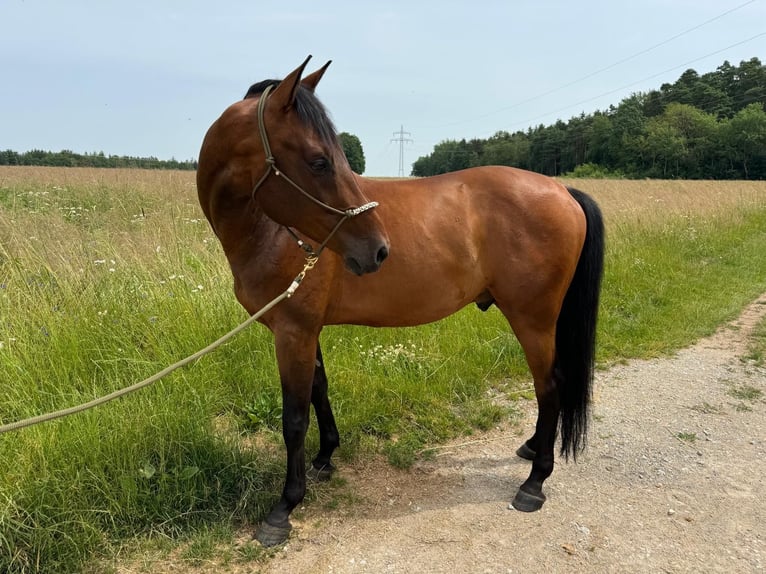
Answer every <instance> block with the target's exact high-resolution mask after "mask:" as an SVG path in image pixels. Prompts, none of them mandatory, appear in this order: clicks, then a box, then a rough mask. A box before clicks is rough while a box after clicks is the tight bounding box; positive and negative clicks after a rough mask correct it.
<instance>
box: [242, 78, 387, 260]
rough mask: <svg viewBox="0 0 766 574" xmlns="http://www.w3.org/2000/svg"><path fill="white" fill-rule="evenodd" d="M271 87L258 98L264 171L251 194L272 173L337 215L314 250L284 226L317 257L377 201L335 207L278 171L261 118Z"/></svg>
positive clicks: (264, 123) (375, 205)
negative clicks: (355, 205)
mask: <svg viewBox="0 0 766 574" xmlns="http://www.w3.org/2000/svg"><path fill="white" fill-rule="evenodd" d="M272 88H273V86H268V87H267V88H266V89H265V90H264V91H263V94H261V97H260V98H259V100H258V131H259V132H260V135H261V144H262V145H263V152H264V154H265V155H266V171H265V172H264V174H263V175H262V176H261V178H260V179H259V180H258V182H257V183H256V184H255V185H254V186H253V192H252V196H253V197H255V192H256V191H258V188H259V187H261V185H263V183H264V182H265V181H266V179H267V178H268V177H269V175H271V174H272V173H273V174H274V175H275V176H277V177H281V178H282V179H284V180H285V181H286V182H287V183H289V184H290V185H291V186H293V187H294V188H295V189H297V190H298V191H299V192H301V194H303V196H304V197H306V198H308V199H310V200H311V201H312V202H314V203H315V204H317V205H318V206H320V207H322V208H324V209H326V210H327V211H329V212H331V213H334V214H335V215H339V216H340V217H341V219H340V220H339V221H338V223H336V224H335V227H333V229H332V231H331V232H330V234H329V235H328V236H327V237H326V238H325V240H324V241H323V242H322V244H321V245H320V246H319V248H318V249H317V250H316V251H314V249H313V248H312V247H311V246H310V245H308V244H307V243H305V242H304V241H302V240H301V239H299V238H298V236H297V235H296V234H295V232H294V231H293V230H291V229H290V228H289V227H286V229H287V231H289V232H290V234H291V235H292V236H293V237H294V238H295V240H296V241H297V242H298V245H299V246H300V247H301V249H303V250H304V251H306V252H307V253H309V254H310V255H313V256H315V257H318V256H319V254H320V253H321V252H322V250H323V249H324V248H325V246H326V245H327V242H328V241H330V238H331V237H332V236H333V235H335V232H336V231H338V229H340V226H341V225H343V224H344V223H345V222H346V220H347V219H351V218H352V217H356V216H357V215H359V214H361V213H364V212H365V211H369V210H370V209H373V208H375V207H377V206H378V202H377V201H370V202H369V203H365V204H364V205H362V206H360V207H350V208H348V209H345V210H341V209H337V208H335V207H333V206H331V205H328V204H326V203H324V202H323V201H321V200H319V199H317V198H316V197H314V196H313V195H311V194H310V193H309V192H307V191H306V190H305V189H303V188H302V187H301V186H300V185H298V184H297V183H296V182H294V181H293V180H292V179H290V178H289V177H288V176H287V175H285V173H284V172H282V171H280V169H279V168H278V167H277V160H276V159H274V155H273V154H272V153H271V146H270V145H269V138H268V135H267V133H266V122H265V121H264V119H263V118H264V110H265V109H266V99H267V97H268V95H269V93H270V92H271V89H272Z"/></svg>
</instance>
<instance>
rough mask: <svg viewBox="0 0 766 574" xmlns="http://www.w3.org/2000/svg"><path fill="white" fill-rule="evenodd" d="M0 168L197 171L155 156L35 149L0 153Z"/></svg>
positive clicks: (192, 164) (194, 166)
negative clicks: (2, 166) (5, 166)
mask: <svg viewBox="0 0 766 574" xmlns="http://www.w3.org/2000/svg"><path fill="white" fill-rule="evenodd" d="M0 165H29V166H41V165H45V166H54V167H122V168H138V169H190V170H191V169H197V162H196V161H195V160H187V161H178V160H175V159H170V160H161V159H157V158H156V157H132V156H124V155H104V152H94V153H84V154H82V153H75V152H73V151H70V150H62V151H58V152H52V151H43V150H40V149H35V150H31V151H27V152H22V153H19V152H16V151H13V150H10V149H8V150H5V151H0Z"/></svg>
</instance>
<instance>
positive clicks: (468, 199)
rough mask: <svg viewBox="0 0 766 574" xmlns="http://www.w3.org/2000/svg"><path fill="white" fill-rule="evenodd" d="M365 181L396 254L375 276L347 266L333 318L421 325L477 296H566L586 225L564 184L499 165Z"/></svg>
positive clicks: (523, 298) (484, 298)
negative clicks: (354, 271) (355, 272)
mask: <svg viewBox="0 0 766 574" xmlns="http://www.w3.org/2000/svg"><path fill="white" fill-rule="evenodd" d="M359 181H360V184H361V185H363V186H364V191H365V194H366V195H367V196H368V197H370V199H373V200H375V201H378V202H379V203H380V206H379V208H378V211H379V214H380V216H381V218H382V219H383V221H384V222H385V225H386V229H387V231H388V234H389V238H390V241H391V253H390V256H389V258H388V260H387V261H386V263H385V265H383V266H382V267H381V269H380V270H379V271H378V272H377V273H375V274H372V275H366V276H364V277H354V276H351V275H350V274H348V273H345V272H341V273H342V277H341V279H340V281H339V282H338V283H339V287H338V297H336V298H335V299H334V303H333V306H332V309H331V310H330V313H329V317H328V320H329V321H330V322H333V323H335V322H340V323H345V322H351V323H362V324H374V325H391V326H395V325H403V324H419V323H424V322H429V321H433V320H437V319H440V318H442V317H444V316H446V315H449V314H451V313H454V312H455V311H457V310H459V309H460V308H462V307H463V306H465V305H467V304H469V303H471V302H473V301H483V302H486V301H491V300H493V299H498V298H506V299H514V300H517V301H519V302H520V303H521V304H530V303H529V302H528V301H527V298H529V299H530V301H531V300H533V299H534V297H535V296H536V295H537V296H539V295H540V294H541V293H543V292H546V293H548V292H553V293H554V295H553V298H555V299H560V298H563V294H564V292H565V290H566V285H568V283H569V281H570V280H571V276H572V274H573V273H574V268H575V266H576V264H577V259H578V257H579V252H580V249H581V247H582V243H583V240H584V234H585V223H584V215H583V212H582V210H581V209H580V208H579V205H578V204H577V202H576V201H575V200H574V199H573V198H572V196H571V195H570V194H569V192H568V191H567V189H566V188H565V187H564V186H563V185H561V184H560V183H559V182H557V181H555V180H553V179H551V178H548V177H546V176H542V175H539V174H535V173H531V172H526V171H524V170H519V169H514V168H509V167H497V166H492V167H479V168H472V169H467V170H462V171H458V172H453V173H449V174H443V175H439V176H434V177H430V178H422V179H407V180H393V181H392V180H368V179H364V178H360V180H359ZM559 303H560V301H559ZM554 307H555V305H554Z"/></svg>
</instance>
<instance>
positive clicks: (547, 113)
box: [510, 32, 766, 125]
mask: <svg viewBox="0 0 766 574" xmlns="http://www.w3.org/2000/svg"><path fill="white" fill-rule="evenodd" d="M762 36H766V32H761V33H760V34H756V35H755V36H751V37H750V38H747V39H745V40H741V41H739V42H736V43H734V44H731V45H729V46H726V47H725V48H721V49H720V50H716V51H715V52H710V53H708V54H705V55H704V56H700V57H698V58H694V59H693V60H689V61H688V62H685V63H683V64H678V65H677V66H673V67H672V68H668V69H667V70H663V71H662V72H657V73H656V74H652V75H651V76H647V77H645V78H642V79H640V80H636V81H635V82H631V83H629V84H625V85H624V86H620V87H619V88H614V89H613V90H609V91H607V92H603V93H601V94H598V95H597V96H593V97H591V98H587V99H585V100H580V101H579V102H576V103H574V104H569V105H567V106H565V107H563V108H559V109H557V110H554V111H552V112H546V113H544V114H540V115H538V116H535V117H533V118H530V119H528V120H524V121H519V122H513V123H512V124H510V125H522V124H529V123H531V122H533V121H535V120H538V119H540V118H544V117H546V116H550V115H551V114H557V113H559V112H563V111H564V110H569V109H571V108H574V107H577V106H580V105H582V104H586V103H588V102H592V101H593V100H597V99H599V98H602V97H604V96H609V95H611V94H614V93H616V92H620V91H622V90H625V89H626V88H630V87H631V86H635V85H636V84H641V83H643V82H646V81H647V80H653V79H654V78H657V77H659V76H662V75H664V74H667V73H668V72H672V71H673V70H677V69H678V68H683V67H686V66H688V65H689V64H693V63H695V62H698V61H700V60H704V59H705V58H709V57H710V56H715V55H716V54H720V53H721V52H725V51H726V50H728V49H730V48H734V47H736V46H740V45H742V44H746V43H748V42H752V41H753V40H755V39H756V38H760V37H762Z"/></svg>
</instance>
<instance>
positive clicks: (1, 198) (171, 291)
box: [0, 168, 766, 573]
mask: <svg viewBox="0 0 766 574" xmlns="http://www.w3.org/2000/svg"><path fill="white" fill-rule="evenodd" d="M567 183H571V184H573V185H575V186H576V187H578V188H580V189H582V190H583V191H586V192H588V193H590V194H592V195H593V196H594V197H595V198H596V199H597V200H598V201H599V203H600V204H601V206H602V209H603V211H604V215H605V219H606V227H607V233H608V253H607V264H606V274H605V280H604V294H603V298H602V302H603V305H602V311H601V323H600V330H599V351H598V360H599V364H600V365H602V366H606V365H608V364H610V363H613V362H617V361H624V360H627V359H630V358H633V357H648V356H655V355H659V354H664V353H670V352H672V351H674V350H675V349H678V348H680V347H683V346H685V345H688V344H689V343H691V342H692V341H694V340H695V339H697V338H699V337H701V336H704V335H706V334H708V333H710V332H712V331H713V330H714V329H715V327H716V326H717V325H719V324H720V323H721V322H723V321H725V320H727V319H730V318H732V317H734V316H735V315H736V314H737V313H738V312H739V311H740V310H741V309H742V307H743V306H744V305H745V304H746V303H748V302H749V301H751V300H752V299H753V298H755V296H757V295H758V294H759V293H762V292H763V291H765V290H766V182H691V181H610V180H576V181H570V182H567ZM231 284H232V281H231V276H230V272H229V269H228V266H227V264H226V261H225V258H224V256H223V253H222V251H221V249H220V246H219V245H218V243H217V241H216V239H215V237H214V236H213V234H212V233H211V231H210V229H209V227H208V225H207V222H206V221H205V220H204V218H203V217H202V214H201V212H200V210H199V208H198V205H197V201H196V190H195V185H194V174H193V173H190V172H153V171H152V172H150V171H138V170H89V169H56V168H51V169H46V168H0V388H2V389H3V392H2V393H0V423H6V422H10V421H13V420H16V419H20V418H25V417H28V416H32V415H36V414H39V413H41V412H47V411H50V410H55V409H60V408H64V407H68V406H71V405H74V404H78V403H81V402H85V401H88V400H91V399H92V398H94V397H96V396H100V395H103V394H105V393H108V392H111V391H113V390H115V389H117V388H121V387H123V386H126V385H128V384H131V383H133V382H135V381H137V380H140V379H143V378H145V377H146V376H148V375H150V374H153V373H154V372H156V371H157V370H159V369H161V368H163V367H164V366H166V365H167V364H170V363H172V362H174V361H176V360H177V359H179V358H181V357H184V356H186V355H188V354H191V353H192V352H194V351H196V350H197V349H199V348H200V347H202V346H203V345H205V344H207V343H209V342H210V341H212V340H214V339H215V338H217V337H218V336H220V335H221V334H223V333H225V332H226V331H228V330H229V329H231V328H232V327H233V326H235V325H236V324H238V323H239V322H241V321H242V320H244V318H245V317H246V315H245V313H244V311H243V310H242V309H241V308H240V307H239V306H238V305H237V303H236V302H235V300H234V296H233V293H232V289H231ZM759 333H760V339H756V340H755V342H754V347H753V351H752V353H751V360H760V361H762V360H763V353H764V348H763V347H764V346H766V342H764V341H765V340H764V338H763V333H764V329H763V328H762V329H761V330H760V331H759ZM759 341H760V343H759ZM322 344H323V349H324V352H325V358H326V362H327V364H328V375H329V377H330V397H331V400H332V401H333V404H334V407H335V411H336V418H337V421H338V426H339V429H340V431H341V436H342V443H343V446H342V448H341V449H340V451H339V452H338V456H339V457H340V458H341V460H342V459H344V458H345V459H350V458H355V457H365V456H370V455H371V454H372V453H380V452H383V453H385V454H386V455H387V457H388V459H389V461H390V462H391V463H392V464H396V465H400V466H407V465H408V464H410V463H411V462H412V461H413V460H415V459H416V457H417V456H427V447H428V445H431V444H434V443H437V442H439V441H441V440H445V439H447V438H450V437H454V436H458V435H463V434H470V433H472V432H476V431H477V430H482V429H487V428H490V427H492V426H493V425H496V424H498V423H500V422H503V421H507V420H509V419H512V418H513V417H514V407H513V400H515V399H517V398H519V397H521V396H529V395H530V382H529V379H528V375H527V371H526V367H525V364H524V360H523V356H522V355H521V353H520V351H519V348H518V345H517V344H516V342H515V340H514V339H513V336H512V335H511V333H510V332H509V329H508V327H507V325H506V324H505V322H504V320H503V318H502V316H501V315H500V314H499V313H497V312H495V311H494V310H491V311H490V312H488V313H486V314H482V313H480V312H479V311H478V310H477V309H475V308H466V309H465V310H464V311H462V312H460V313H458V314H457V315H455V316H453V317H451V318H449V319H446V320H444V321H441V322H439V323H436V324H432V325H427V326H424V327H419V328H413V329H400V330H394V329H367V328H358V327H335V328H328V329H326V330H325V332H324V333H323V335H322ZM498 397H499V398H507V399H511V400H510V401H507V400H497V398H498ZM508 405H510V406H508ZM279 408H280V407H279V384H278V380H277V376H276V367H275V363H274V358H273V351H272V347H271V339H270V336H269V334H268V333H267V332H266V330H265V329H263V328H261V327H260V326H255V327H253V328H252V329H250V330H248V331H247V332H245V333H243V334H242V335H240V336H239V337H238V338H237V339H235V340H234V341H232V342H231V343H229V344H227V345H226V346H225V347H223V348H222V349H220V350H218V351H216V352H215V353H214V354H212V355H209V356H207V357H205V358H203V359H201V360H200V361H199V362H198V363H196V364H195V365H192V366H190V367H187V368H186V369H183V370H181V371H177V372H176V373H174V374H173V375H171V376H169V377H168V378H167V379H164V380H163V381H161V382H159V383H158V384H157V385H156V386H154V387H151V388H149V389H145V390H143V391H140V392H139V393H138V394H135V395H132V396H130V397H127V398H124V399H121V400H119V401H115V402H113V403H110V404H108V405H105V406H103V407H101V408H99V409H97V410H94V411H90V412H88V413H85V414H81V415H77V416H75V417H71V418H68V419H65V420H61V421H55V422H52V423H47V424H45V425H42V426H38V427H34V428H30V429H25V430H22V431H18V432H16V433H13V434H9V435H3V436H0V464H2V465H3V468H4V469H5V470H4V472H3V473H2V474H0V571H2V572H9V573H21V572H53V573H56V572H75V571H82V570H85V571H89V570H90V571H98V572H100V571H103V570H104V569H105V568H107V567H105V566H104V565H105V564H110V563H111V560H112V558H113V557H114V556H116V555H117V554H124V553H126V552H127V553H130V552H131V551H133V550H135V549H136V548H138V547H143V546H145V545H147V544H150V545H151V544H156V545H157V546H159V547H162V548H165V549H170V548H174V547H176V546H177V545H178V544H180V542H179V541H183V543H184V544H185V547H187V548H191V549H192V550H191V551H190V552H191V554H192V556H193V555H194V553H195V552H197V553H198V554H199V553H201V554H204V553H205V552H209V551H211V550H210V548H217V547H219V546H220V544H221V541H223V544H224V546H225V541H226V540H227V537H229V538H230V537H231V536H232V535H231V533H232V531H233V530H234V529H235V528H237V527H239V526H242V525H247V524H252V523H256V522H258V521H259V520H260V519H261V518H262V516H263V514H264V512H265V511H266V510H267V509H268V508H269V507H270V506H271V504H272V503H273V502H274V501H275V499H276V497H277V495H278V493H279V491H280V489H281V482H282V473H283V456H284V455H283V447H282V444H281V434H280V432H279V417H280V410H279ZM308 442H309V450H310V451H313V450H314V449H315V448H316V444H317V438H316V435H315V428H314V427H313V426H312V429H311V433H310V436H309V441H308ZM511 447H515V445H509V448H511ZM424 453H425V454H424ZM195 549H196V550H195ZM206 549H207V550H206ZM168 551H169V550H168ZM258 555H259V554H258V550H257V548H255V547H254V548H253V549H251V550H249V551H242V550H237V551H236V552H234V551H232V553H231V556H230V559H231V560H232V561H238V560H254V559H257V558H258ZM94 565H95V566H94Z"/></svg>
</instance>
